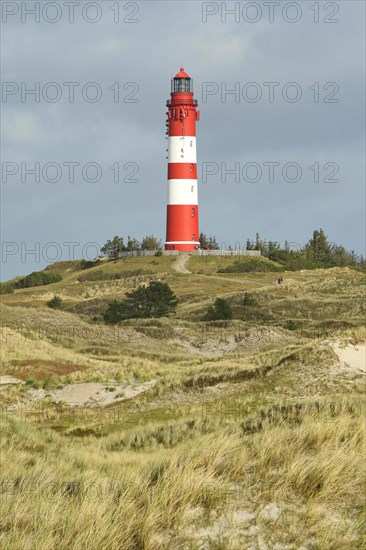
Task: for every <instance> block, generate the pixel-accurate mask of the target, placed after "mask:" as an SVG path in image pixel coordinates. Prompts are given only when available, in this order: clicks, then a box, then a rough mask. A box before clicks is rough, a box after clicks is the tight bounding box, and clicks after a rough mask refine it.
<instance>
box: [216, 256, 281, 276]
mask: <svg viewBox="0 0 366 550" xmlns="http://www.w3.org/2000/svg"><path fill="white" fill-rule="evenodd" d="M251 271H253V272H266V271H275V272H280V271H285V269H284V267H283V266H281V265H279V264H277V263H275V262H272V261H271V260H267V259H266V258H257V257H254V258H251V257H246V256H244V257H242V258H240V260H237V261H236V262H234V263H233V264H231V265H228V266H227V267H223V268H221V269H218V273H249V272H251Z"/></svg>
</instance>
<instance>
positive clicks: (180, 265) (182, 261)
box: [172, 254, 192, 275]
mask: <svg viewBox="0 0 366 550" xmlns="http://www.w3.org/2000/svg"><path fill="white" fill-rule="evenodd" d="M188 260H189V256H188V254H179V256H178V258H177V259H176V261H175V262H174V264H173V265H172V268H173V269H174V271H176V272H177V273H185V274H187V275H191V274H192V272H191V271H189V270H188V269H187V268H186V265H187V262H188Z"/></svg>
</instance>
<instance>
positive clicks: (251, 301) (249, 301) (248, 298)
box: [243, 292, 258, 306]
mask: <svg viewBox="0 0 366 550" xmlns="http://www.w3.org/2000/svg"><path fill="white" fill-rule="evenodd" d="M257 304H258V300H257V298H256V297H255V296H253V294H250V293H249V292H245V294H244V298H243V306H256V305H257Z"/></svg>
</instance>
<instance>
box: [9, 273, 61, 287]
mask: <svg viewBox="0 0 366 550" xmlns="http://www.w3.org/2000/svg"><path fill="white" fill-rule="evenodd" d="M59 281H62V276H61V275H60V273H57V272H56V271H53V272H51V273H48V272H47V271H33V273H31V274H30V275H27V276H26V277H22V278H21V279H19V280H18V281H16V282H15V283H14V288H29V287H32V286H43V285H50V284H52V283H58V282H59Z"/></svg>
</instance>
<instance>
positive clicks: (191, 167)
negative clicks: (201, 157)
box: [190, 164, 193, 172]
mask: <svg viewBox="0 0 366 550" xmlns="http://www.w3.org/2000/svg"><path fill="white" fill-rule="evenodd" d="M190 169H191V172H193V164H191V166H190Z"/></svg>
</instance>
